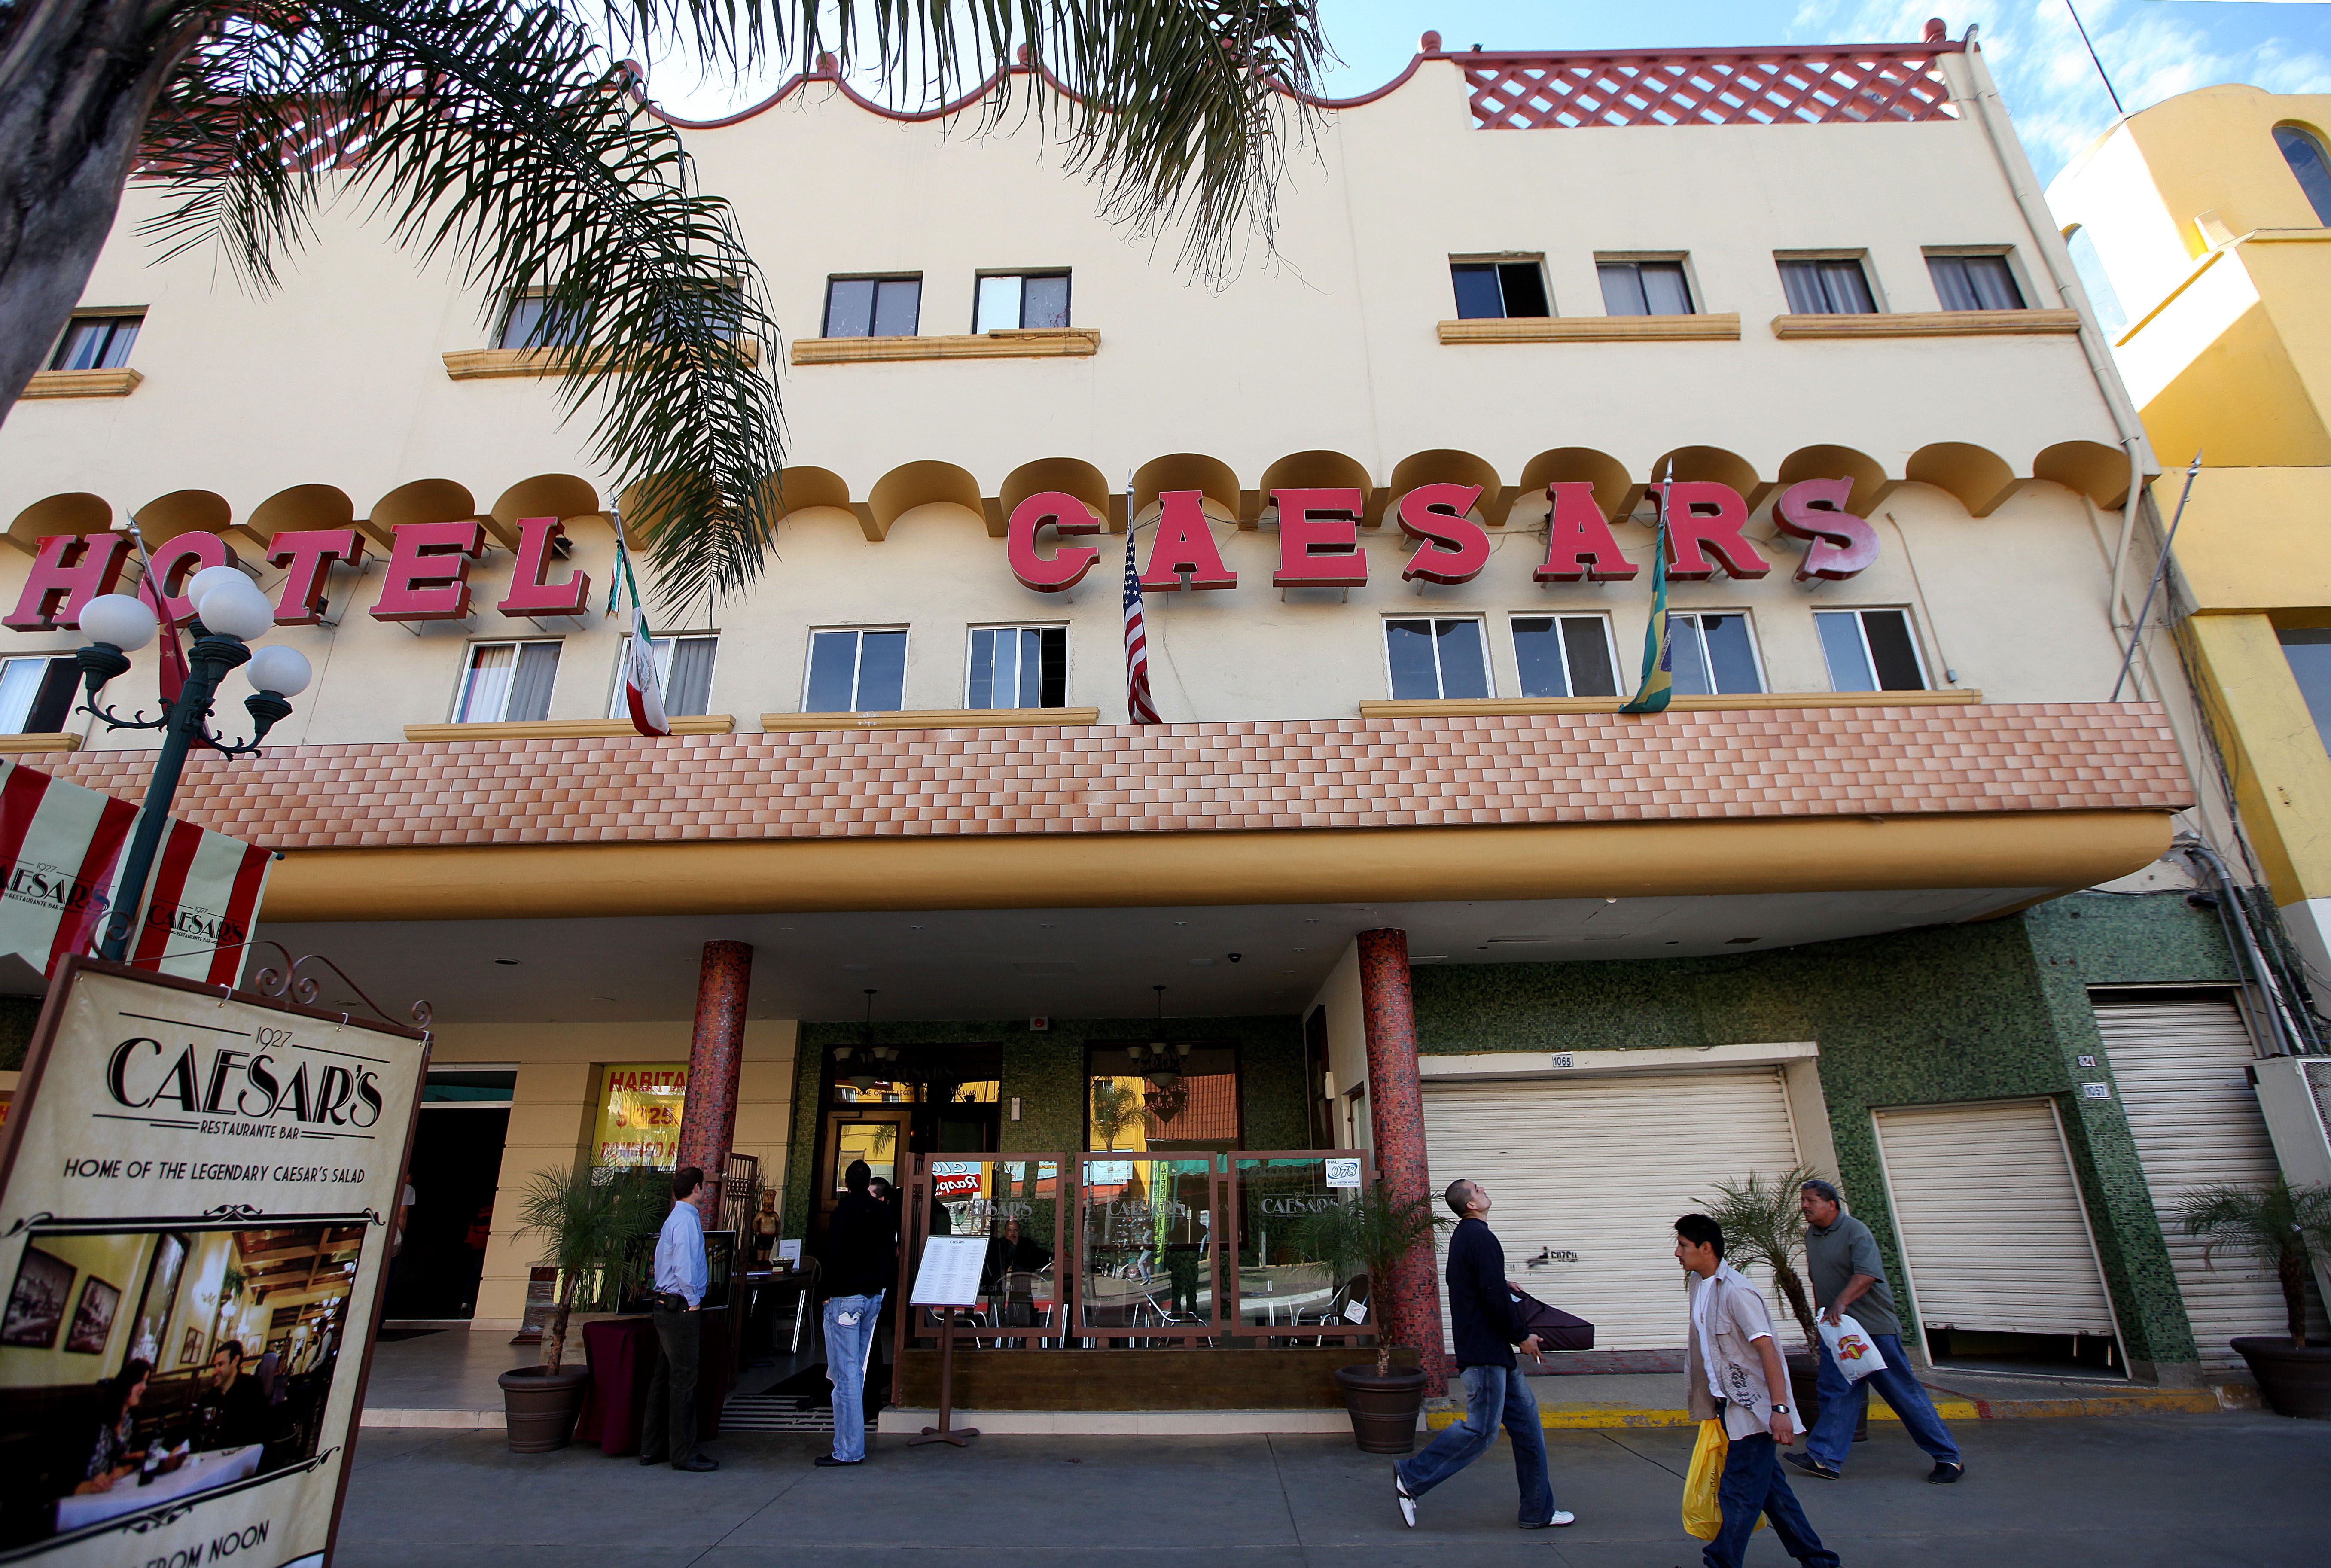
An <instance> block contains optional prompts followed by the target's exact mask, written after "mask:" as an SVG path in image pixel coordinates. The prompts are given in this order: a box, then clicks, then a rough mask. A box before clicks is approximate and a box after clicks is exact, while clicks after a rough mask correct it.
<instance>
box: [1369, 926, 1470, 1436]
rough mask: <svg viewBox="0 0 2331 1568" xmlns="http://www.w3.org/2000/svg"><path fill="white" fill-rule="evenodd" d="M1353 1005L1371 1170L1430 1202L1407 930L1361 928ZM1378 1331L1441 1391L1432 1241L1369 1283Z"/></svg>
mask: <svg viewBox="0 0 2331 1568" xmlns="http://www.w3.org/2000/svg"><path fill="white" fill-rule="evenodd" d="M1359 947H1360V1011H1361V1013H1362V1016H1363V1019H1364V1021H1365V1024H1366V1028H1367V1036H1368V1115H1369V1120H1370V1122H1371V1123H1372V1124H1373V1126H1374V1127H1375V1156H1376V1170H1377V1173H1378V1174H1379V1175H1380V1176H1381V1177H1382V1179H1383V1181H1384V1186H1385V1187H1386V1188H1388V1189H1389V1190H1390V1191H1391V1193H1392V1195H1393V1196H1394V1198H1398V1199H1403V1200H1413V1199H1416V1198H1422V1199H1424V1200H1425V1202H1428V1203H1429V1202H1432V1185H1431V1182H1432V1179H1431V1178H1430V1177H1429V1176H1428V1175H1427V1174H1425V1164H1424V1095H1423V1091H1422V1088H1420V1087H1419V1086H1418V1084H1417V1079H1416V1004H1415V1001H1414V999H1413V996H1412V995H1411V994H1410V992H1409V986H1408V933H1407V932H1405V931H1363V932H1361V933H1360V936H1359ZM1375 1284H1376V1291H1375V1297H1376V1301H1377V1302H1378V1303H1379V1304H1380V1305H1381V1307H1382V1309H1383V1319H1382V1329H1381V1332H1383V1333H1385V1334H1389V1335H1392V1337H1393V1341H1394V1344H1397V1345H1414V1346H1415V1347H1416V1352H1417V1356H1418V1364H1420V1365H1422V1367H1423V1368H1424V1387H1425V1392H1427V1393H1428V1394H1432V1395H1434V1396H1438V1395H1440V1394H1442V1393H1445V1392H1448V1387H1449V1368H1448V1363H1447V1360H1446V1358H1445V1357H1444V1356H1443V1354H1441V1288H1440V1281H1439V1279H1438V1278H1437V1271H1436V1270H1435V1269H1434V1268H1433V1261H1432V1238H1431V1237H1430V1236H1428V1237H1426V1238H1425V1239H1424V1240H1422V1241H1419V1242H1418V1243H1417V1244H1416V1246H1415V1248H1414V1249H1413V1250H1412V1251H1411V1252H1410V1253H1409V1255H1408V1259H1407V1260H1406V1261H1405V1262H1404V1263H1403V1264H1402V1266H1401V1267H1400V1269H1398V1270H1397V1271H1396V1272H1395V1273H1394V1276H1393V1278H1391V1279H1390V1280H1378V1281H1376V1282H1375Z"/></svg>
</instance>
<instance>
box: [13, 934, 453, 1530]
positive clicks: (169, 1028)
mask: <svg viewBox="0 0 2331 1568" xmlns="http://www.w3.org/2000/svg"><path fill="white" fill-rule="evenodd" d="M428 1051H429V1037H428V1035H427V1034H426V1033H425V1032H423V1031H420V1030H414V1029H404V1028H400V1027H397V1026H395V1025H386V1024H376V1023H366V1022H360V1021H357V1020H355V1019H351V1018H347V1017H345V1016H344V1015H342V1014H339V1013H336V1012H321V1011H319V1010H318V1009H315V1008H309V1007H303V1006H300V1005H298V1004H296V1003H286V1002H279V1001H275V1000H272V999H271V998H268V997H264V996H261V995H258V994H255V993H249V992H239V991H233V990H231V989H229V988H227V987H225V986H222V985H213V984H204V983H202V982H200V981H195V980H187V979H182V978H178V977H176V976H173V975H168V974H154V973H152V972H151V971H147V970H141V969H137V968H133V967H131V966H129V965H119V964H110V963H107V962H104V961H102V960H97V959H90V958H84V957H81V956H79V955H68V956H67V957H65V958H64V959H63V961H62V963H61V965H59V967H58V969H57V972H56V974H55V976H54V978H53V980H52V983H51V985H50V989H49V993H48V998H47V1001H46V1003H45V1004H44V1006H43V1009H42V1012H41V1021H40V1024H39V1027H38V1029H37V1030H36V1031H35V1032H34V1034H33V1043H32V1048H31V1051H30V1054H29V1055H28V1056H27V1058H26V1060H25V1063H24V1074H23V1077H22V1079H20V1081H19V1084H18V1087H17V1090H16V1098H15V1103H14V1106H13V1107H11V1115H10V1116H9V1117H8V1121H7V1125H6V1126H5V1130H0V1289H5V1292H6V1295H5V1303H0V1563H38V1564H40V1565H41V1568H51V1565H54V1568H197V1565H198V1564H210V1563H220V1562H224V1561H225V1560H226V1559H228V1558H233V1559H235V1560H236V1561H237V1568H244V1565H245V1564H246V1563H247V1564H248V1568H285V1565H290V1564H298V1565H302V1568H323V1565H324V1564H326V1563H328V1560H329V1557H330V1554H331V1547H332V1539H333V1535H334V1532H335V1531H336V1529H337V1527H338V1519H339V1509H340V1500H341V1497H342V1495H343V1493H344V1492H345V1490H346V1487H347V1473H348V1458H349V1444H350V1442H351V1440H353V1438H354V1436H355V1430H356V1424H357V1411H358V1410H359V1409H360V1407H361V1405H362V1402H363V1394H364V1383H365V1377H366V1373H367V1372H368V1371H369V1369H370V1365H371V1354H372V1345H373V1338H374V1330H375V1329H376V1326H377V1324H378V1318H379V1312H380V1297H381V1286H382V1282H383V1279H384V1277H385V1272H386V1267H387V1261H388V1248H389V1240H390V1237H391V1235H392V1234H393V1231H394V1221H395V1214H396V1208H397V1198H398V1196H399V1194H400V1193H401V1192H402V1191H403V1186H404V1166H405V1161H406V1159H407V1158H408V1156H409V1155H410V1154H411V1151H412V1144H413V1133H414V1117H415V1112H416V1111H417V1109H418V1103H419V1098H420V1088H421V1082H422V1079H423V1074H424V1072H425V1071H426V1068H427V1059H428Z"/></svg>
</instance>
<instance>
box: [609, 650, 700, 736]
mask: <svg viewBox="0 0 2331 1568" xmlns="http://www.w3.org/2000/svg"><path fill="white" fill-rule="evenodd" d="M626 646H629V644H626ZM648 646H649V647H650V648H652V650H654V651H655V664H656V678H657V679H658V680H659V681H660V682H661V685H662V687H663V711H664V714H665V716H666V717H671V718H689V717H695V716H696V715H698V714H701V713H708V712H709V711H711V705H712V657H713V655H714V654H715V653H716V652H717V651H718V650H719V647H720V639H719V638H718V637H717V636H701V637H656V638H652V639H650V640H649V643H648ZM631 716H632V704H631V698H630V697H629V695H627V694H626V692H625V691H624V689H623V670H622V669H621V667H620V666H619V667H618V668H617V670H616V671H615V689H614V695H613V697H612V698H611V699H610V700H609V702H608V704H607V717H609V718H629V717H631Z"/></svg>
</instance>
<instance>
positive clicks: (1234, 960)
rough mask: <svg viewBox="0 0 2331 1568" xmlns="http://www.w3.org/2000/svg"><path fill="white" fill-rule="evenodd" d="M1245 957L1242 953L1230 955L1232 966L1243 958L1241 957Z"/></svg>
mask: <svg viewBox="0 0 2331 1568" xmlns="http://www.w3.org/2000/svg"><path fill="white" fill-rule="evenodd" d="M1245 956H1246V955H1245V954H1243V953H1233V954H1232V955H1231V962H1232V963H1233V964H1235V963H1237V962H1238V961H1239V960H1240V959H1242V958H1243V957H1245Z"/></svg>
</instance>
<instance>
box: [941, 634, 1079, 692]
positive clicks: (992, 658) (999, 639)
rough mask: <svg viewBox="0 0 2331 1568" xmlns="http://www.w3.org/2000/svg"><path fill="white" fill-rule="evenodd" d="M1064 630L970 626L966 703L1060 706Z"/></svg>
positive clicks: (1065, 684) (1064, 688)
mask: <svg viewBox="0 0 2331 1568" xmlns="http://www.w3.org/2000/svg"><path fill="white" fill-rule="evenodd" d="M1068 703H1069V629H1068V628H1067V627H1065V626H975V627H973V628H972V629H971V674H970V679H967V680H966V682H965V683H964V694H963V705H964V706H965V707H966V708H1066V707H1067V706H1068Z"/></svg>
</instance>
